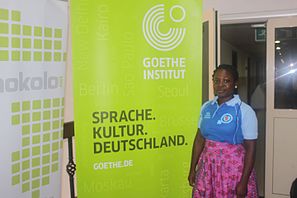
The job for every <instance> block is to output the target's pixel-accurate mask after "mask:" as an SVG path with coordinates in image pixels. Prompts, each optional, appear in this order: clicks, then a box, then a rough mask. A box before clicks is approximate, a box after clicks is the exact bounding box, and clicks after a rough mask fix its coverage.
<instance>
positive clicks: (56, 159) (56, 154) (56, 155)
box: [52, 152, 59, 162]
mask: <svg viewBox="0 0 297 198" xmlns="http://www.w3.org/2000/svg"><path fill="white" fill-rule="evenodd" d="M58 160H59V154H58V152H55V153H53V154H52V162H57V161H58Z"/></svg>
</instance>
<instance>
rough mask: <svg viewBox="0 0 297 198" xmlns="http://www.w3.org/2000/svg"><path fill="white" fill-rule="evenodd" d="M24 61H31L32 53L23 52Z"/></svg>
mask: <svg viewBox="0 0 297 198" xmlns="http://www.w3.org/2000/svg"><path fill="white" fill-rule="evenodd" d="M23 61H31V52H30V51H23Z"/></svg>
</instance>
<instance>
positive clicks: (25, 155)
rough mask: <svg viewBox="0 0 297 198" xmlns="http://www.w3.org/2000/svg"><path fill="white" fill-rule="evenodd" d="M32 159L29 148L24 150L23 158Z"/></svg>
mask: <svg viewBox="0 0 297 198" xmlns="http://www.w3.org/2000/svg"><path fill="white" fill-rule="evenodd" d="M28 157H30V149H29V148H26V149H23V150H22V158H23V159H24V158H28Z"/></svg>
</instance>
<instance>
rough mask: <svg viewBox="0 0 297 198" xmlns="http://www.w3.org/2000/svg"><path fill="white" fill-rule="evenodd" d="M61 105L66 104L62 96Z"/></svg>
mask: <svg viewBox="0 0 297 198" xmlns="http://www.w3.org/2000/svg"><path fill="white" fill-rule="evenodd" d="M61 103H62V104H61V105H62V106H64V98H61Z"/></svg>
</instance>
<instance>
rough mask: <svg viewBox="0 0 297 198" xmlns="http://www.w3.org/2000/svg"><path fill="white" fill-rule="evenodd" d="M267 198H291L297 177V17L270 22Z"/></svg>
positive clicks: (268, 28)
mask: <svg viewBox="0 0 297 198" xmlns="http://www.w3.org/2000/svg"><path fill="white" fill-rule="evenodd" d="M266 69H267V98H266V102H267V114H266V115H267V122H266V172H265V197H269V198H275V197H289V194H290V187H291V184H292V182H293V181H294V179H295V178H297V155H296V151H297V17H286V18H278V19H270V20H268V22H267V66H266Z"/></svg>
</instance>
